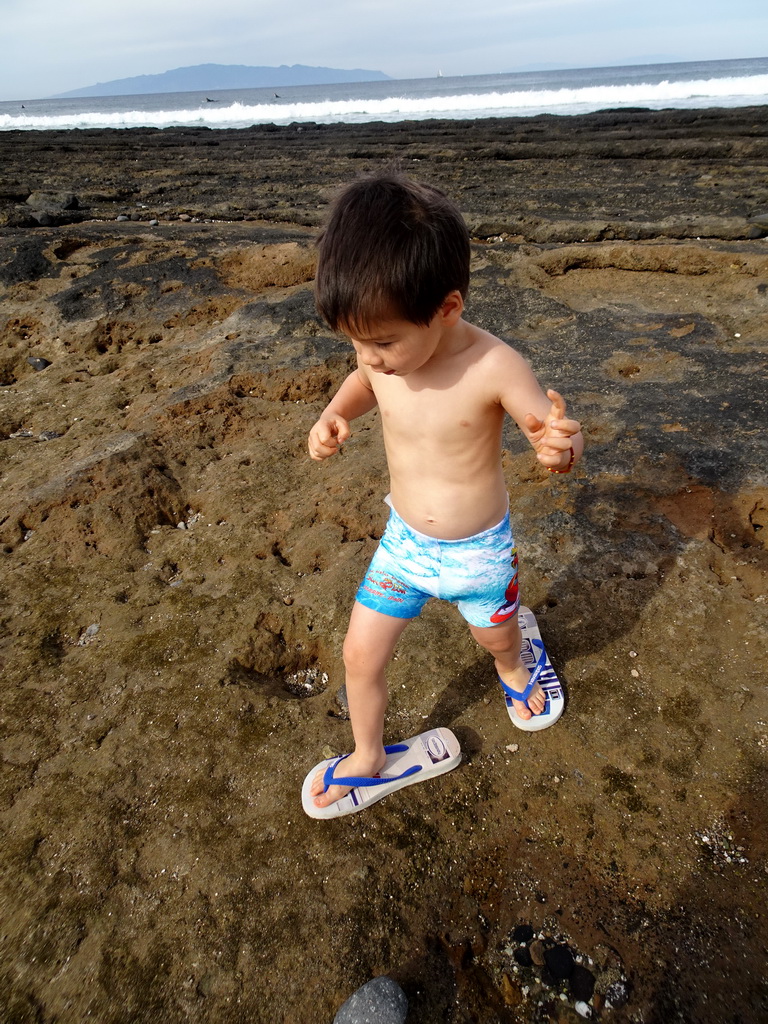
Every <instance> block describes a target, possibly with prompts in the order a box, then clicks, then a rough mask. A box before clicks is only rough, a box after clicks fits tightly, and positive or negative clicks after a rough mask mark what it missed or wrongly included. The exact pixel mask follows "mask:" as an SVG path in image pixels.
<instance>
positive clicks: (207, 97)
mask: <svg viewBox="0 0 768 1024" xmlns="http://www.w3.org/2000/svg"><path fill="white" fill-rule="evenodd" d="M205 102H206V103H218V100H212V99H211V98H210V96H206V97H205Z"/></svg>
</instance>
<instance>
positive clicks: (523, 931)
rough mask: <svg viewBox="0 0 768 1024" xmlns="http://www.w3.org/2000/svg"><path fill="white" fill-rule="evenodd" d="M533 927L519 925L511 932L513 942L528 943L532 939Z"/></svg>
mask: <svg viewBox="0 0 768 1024" xmlns="http://www.w3.org/2000/svg"><path fill="white" fill-rule="evenodd" d="M533 935H534V932H533V927H532V926H531V925H529V924H519V925H518V926H517V927H516V928H515V930H514V931H513V932H512V941H513V942H530V941H531V939H532V938H533Z"/></svg>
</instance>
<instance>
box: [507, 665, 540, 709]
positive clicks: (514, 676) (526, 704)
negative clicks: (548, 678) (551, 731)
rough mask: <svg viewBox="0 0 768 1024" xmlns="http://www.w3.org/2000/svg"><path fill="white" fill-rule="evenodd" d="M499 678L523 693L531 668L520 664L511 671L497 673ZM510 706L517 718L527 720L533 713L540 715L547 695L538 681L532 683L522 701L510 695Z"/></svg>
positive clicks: (529, 677) (529, 678)
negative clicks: (532, 685) (530, 688)
mask: <svg viewBox="0 0 768 1024" xmlns="http://www.w3.org/2000/svg"><path fill="white" fill-rule="evenodd" d="M499 679H501V681H502V683H505V684H506V685H507V686H508V687H509V688H510V689H512V690H516V691H517V692H518V693H523V691H524V690H525V688H526V687H527V686H528V684H529V683H530V681H531V670H530V669H529V668H527V667H526V666H525V665H523V664H522V662H521V663H520V665H519V666H518V667H517V668H515V669H513V670H512V671H511V672H504V674H503V675H502V673H499ZM510 700H511V701H512V706H513V707H514V709H515V714H516V715H517V717H518V718H520V719H522V720H523V721H524V722H526V721H528V719H529V718H533V716H534V715H540V714H541V713H542V711H543V710H544V708H545V707H546V703H547V695H546V694H545V693H544V691H543V690H542V688H541V687H540V686H539V684H538V683H535V684H534V687H533V689H532V690H531V692H530V694H529V695H528V697H526V699H525V700H524V701H522V700H515V699H514V697H510Z"/></svg>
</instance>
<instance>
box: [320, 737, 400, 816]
mask: <svg viewBox="0 0 768 1024" xmlns="http://www.w3.org/2000/svg"><path fill="white" fill-rule="evenodd" d="M386 763H387V755H386V753H385V752H384V749H383V748H382V751H381V756H380V757H377V758H375V759H374V760H366V758H364V757H362V756H361V755H360V754H358V753H357V752H355V753H352V754H348V755H347V756H346V757H345V758H344V759H343V760H342V761H339V762H338V763H337V765H336V767H335V768H334V772H333V774H334V775H339V776H340V777H342V778H349V777H350V776H355V777H363V778H376V776H378V774H379V772H380V771H381V769H382V768H383V767H384V765H385V764H386ZM351 789H352V786H329V787H328V789H325V770H324V769H322V768H321V769H320V770H319V771H318V772H317V774H316V775H315V777H314V779H313V780H312V786H311V788H310V790H309V792H310V794H311V795H312V798H313V799H312V802H313V803H314V805H315V807H328V806H329V805H330V804H334V803H336V801H337V800H341V798H342V797H343V796H346V795H347V793H349V791H350V790H351ZM324 790H325V792H323V791H324Z"/></svg>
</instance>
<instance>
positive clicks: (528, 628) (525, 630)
mask: <svg viewBox="0 0 768 1024" xmlns="http://www.w3.org/2000/svg"><path fill="white" fill-rule="evenodd" d="M518 622H519V625H520V631H521V632H522V634H523V646H522V650H521V654H520V656H521V660H522V663H523V670H524V672H525V673H526V677H525V678H524V677H523V676H522V673H520V670H519V669H514V670H513V672H509V673H505V678H504V679H502V678H501V676H500V677H499V679H500V681H501V685H502V687H503V688H504V699H505V702H506V705H507V712H508V713H509V717H510V719H511V720H512V724H513V725H515V726H517V728H518V729H522V730H523V731H524V732H538V731H539V730H541V729H547V728H548V727H549V726H550V725H554V724H555V722H556V721H557V720H558V719H559V718H560V716H561V715H562V713H563V708H564V707H565V697H564V695H563V687H562V685H561V684H560V680H559V679H558V678H557V675H556V674H555V670H554V669H553V668H552V663H551V662H550V660H549V658H548V656H547V652H546V651H545V650H544V644H543V642H542V639H541V633H540V632H539V627H538V625H537V623H536V618H535V616H534V614H533V612H532V611H531V610H530V608H524V607H521V608H520V611H519V613H518ZM513 677H514V682H513V681H512V680H513ZM542 699H543V706H542Z"/></svg>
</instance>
